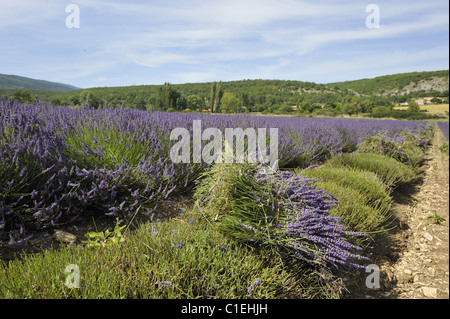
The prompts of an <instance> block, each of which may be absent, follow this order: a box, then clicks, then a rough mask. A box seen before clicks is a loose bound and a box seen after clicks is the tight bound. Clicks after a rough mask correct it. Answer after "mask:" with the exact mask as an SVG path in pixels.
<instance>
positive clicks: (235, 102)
mask: <svg viewBox="0 0 450 319" xmlns="http://www.w3.org/2000/svg"><path fill="white" fill-rule="evenodd" d="M220 104H221V106H220V109H221V111H222V112H223V113H236V112H237V111H238V109H239V107H240V106H241V100H239V99H238V98H237V97H236V96H235V95H234V94H233V93H230V92H225V93H224V94H223V97H222V99H221V102H220Z"/></svg>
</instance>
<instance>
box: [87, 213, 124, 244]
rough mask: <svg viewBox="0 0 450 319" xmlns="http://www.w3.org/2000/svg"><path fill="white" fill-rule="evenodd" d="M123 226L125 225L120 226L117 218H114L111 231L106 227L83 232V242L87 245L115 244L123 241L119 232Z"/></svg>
mask: <svg viewBox="0 0 450 319" xmlns="http://www.w3.org/2000/svg"><path fill="white" fill-rule="evenodd" d="M125 227H126V225H123V226H121V225H120V222H119V218H116V226H115V227H114V230H113V231H110V230H109V229H107V230H106V231H100V232H88V233H86V234H85V237H86V238H87V240H86V241H84V243H85V244H86V246H87V247H106V246H117V245H119V244H121V243H123V242H124V241H125V237H124V236H123V234H122V232H121V231H122V229H124V228H125Z"/></svg>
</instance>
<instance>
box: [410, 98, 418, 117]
mask: <svg viewBox="0 0 450 319" xmlns="http://www.w3.org/2000/svg"><path fill="white" fill-rule="evenodd" d="M419 111H420V106H419V104H417V102H416V101H414V100H413V99H409V100H408V112H409V113H412V114H417V113H419Z"/></svg>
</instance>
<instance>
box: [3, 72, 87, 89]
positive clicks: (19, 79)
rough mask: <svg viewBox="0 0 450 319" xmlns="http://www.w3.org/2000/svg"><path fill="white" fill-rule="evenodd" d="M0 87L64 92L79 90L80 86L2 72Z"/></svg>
mask: <svg viewBox="0 0 450 319" xmlns="http://www.w3.org/2000/svg"><path fill="white" fill-rule="evenodd" d="M0 89H2V90H5V89H19V90H45V91H57V92H63V91H72V90H78V89H79V88H77V87H75V86H72V85H68V84H63V83H57V82H49V81H44V80H35V79H31V78H27V77H23V76H18V75H7V74H0Z"/></svg>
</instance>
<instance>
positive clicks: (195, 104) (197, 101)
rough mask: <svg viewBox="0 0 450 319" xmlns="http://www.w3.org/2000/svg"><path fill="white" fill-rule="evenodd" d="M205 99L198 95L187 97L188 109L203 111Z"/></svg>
mask: <svg viewBox="0 0 450 319" xmlns="http://www.w3.org/2000/svg"><path fill="white" fill-rule="evenodd" d="M203 106H204V102H203V99H202V98H201V97H200V96H199V95H197V94H191V95H189V96H188V97H187V107H188V109H191V110H198V111H201V110H202V109H203Z"/></svg>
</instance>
